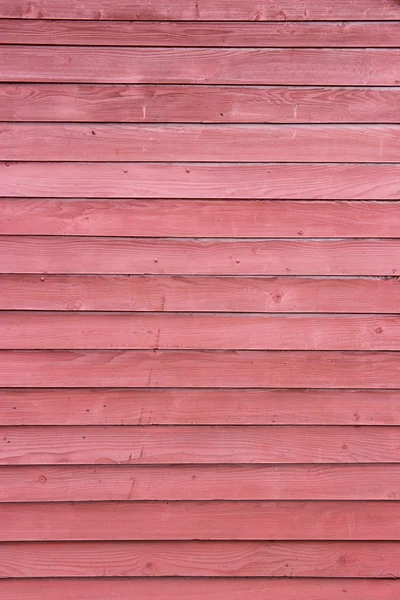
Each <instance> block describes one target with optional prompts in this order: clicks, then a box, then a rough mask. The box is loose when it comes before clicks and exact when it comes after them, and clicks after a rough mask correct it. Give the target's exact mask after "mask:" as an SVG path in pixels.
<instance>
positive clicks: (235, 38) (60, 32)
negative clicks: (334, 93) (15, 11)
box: [0, 19, 400, 48]
mask: <svg viewBox="0 0 400 600" xmlns="http://www.w3.org/2000/svg"><path fill="white" fill-rule="evenodd" d="M0 36H1V40H2V43H3V44H51V45H56V46H58V45H72V46H75V45H79V46H142V47H143V46H150V47H151V46H164V47H168V46H171V47H189V46H201V47H210V48H218V47H239V48H240V47H249V48H254V47H255V46H256V47H259V48H263V47H266V48H268V47H274V46H277V47H285V46H287V47H290V48H293V47H296V46H299V47H305V48H310V47H314V46H315V47H334V48H337V47H350V48H368V47H373V48H374V47H375V48H376V47H383V48H388V47H394V48H396V47H398V46H399V37H400V24H399V22H398V21H392V22H390V21H388V22H386V23H383V22H377V23H374V22H368V23H365V22H364V23H363V22H357V21H356V22H341V23H337V22H336V23H329V22H325V23H323V22H313V23H312V22H309V23H307V22H297V23H296V22H291V23H272V22H269V23H262V22H258V23H254V22H252V23H246V22H242V23H240V22H235V23H227V22H212V23H210V22H203V23H198V22H197V23H196V22H186V23H177V22H171V21H170V22H165V21H164V22H160V21H153V22H146V21H129V22H121V21H114V22H113V21H107V22H102V21H53V20H52V21H46V20H26V21H23V20H18V21H15V20H14V19H3V20H0Z"/></svg>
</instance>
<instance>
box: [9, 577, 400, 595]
mask: <svg viewBox="0 0 400 600" xmlns="http://www.w3.org/2000/svg"><path fill="white" fill-rule="evenodd" d="M0 590H2V591H3V593H4V594H5V596H6V597H7V600H26V598H27V597H29V599H30V600H43V598H44V597H46V600H76V599H77V598H78V597H79V599H80V600H110V598H112V596H113V595H114V597H115V598H118V600H132V598H135V597H138V598H141V600H187V598H192V599H193V600H226V597H227V596H228V597H229V598H232V599H233V600H250V599H252V600H265V598H266V597H271V598H274V597H278V596H279V598H281V600H301V599H302V598H307V600H321V598H323V599H324V600H339V599H340V600H344V599H348V598H349V597H350V598H351V599H352V600H393V598H396V597H397V596H398V595H399V593H400V581H398V580H397V581H396V580H393V579H392V580H390V579H376V580H374V579H345V580H343V579H307V578H303V579H263V578H261V577H259V578H242V579H240V578H235V579H224V578H218V579H207V578H205V577H202V578H201V580H199V579H198V578H175V579H174V578H166V579H163V578H157V579H151V578H146V577H142V578H133V579H129V578H122V579H111V578H110V579H8V580H3V581H1V583H0Z"/></svg>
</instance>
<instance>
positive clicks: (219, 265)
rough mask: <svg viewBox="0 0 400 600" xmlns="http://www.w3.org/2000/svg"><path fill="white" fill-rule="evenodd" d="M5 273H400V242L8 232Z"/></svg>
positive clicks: (1, 249)
mask: <svg viewBox="0 0 400 600" xmlns="http://www.w3.org/2000/svg"><path fill="white" fill-rule="evenodd" d="M399 184H400V180H399ZM0 272H1V273H10V274H12V273H40V274H43V276H44V280H43V281H42V283H44V282H45V281H46V275H47V274H49V273H50V274H51V273H54V274H62V273H65V274H69V273H76V274H98V275H99V274H104V275H107V274H127V275H134V274H147V275H150V274H155V275H166V274H176V275H180V274H188V275H245V276H247V275H285V276H287V275H291V276H293V275H313V276H314V275H318V276H320V275H321V274H323V275H329V276H330V275H345V276H348V275H372V276H380V277H382V276H383V277H398V276H399V275H398V273H399V272H400V243H399V241H398V240H397V239H390V240H371V239H363V240H257V241H255V240H253V241H249V240H200V239H175V240H174V239H171V238H160V239H152V238H142V239H140V238H131V239H129V238H96V237H91V238H84V237H51V236H25V237H23V236H0ZM393 281H397V280H396V279H394V280H393Z"/></svg>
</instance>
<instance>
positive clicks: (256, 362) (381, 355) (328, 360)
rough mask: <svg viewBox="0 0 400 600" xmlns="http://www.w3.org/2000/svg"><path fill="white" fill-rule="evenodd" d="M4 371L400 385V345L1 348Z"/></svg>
mask: <svg viewBox="0 0 400 600" xmlns="http://www.w3.org/2000/svg"><path fill="white" fill-rule="evenodd" d="M43 364H46V370H45V371H43V370H41V368H40V365H43ZM0 376H1V378H2V385H3V386H4V387H95V386H97V387H139V388H141V387H179V386H182V387H196V388H197V387H198V388H209V387H226V388H235V387H237V388H251V387H257V388H263V387H271V388H275V387H277V388H280V387H284V388H359V389H379V388H384V389H396V388H398V387H400V364H399V361H398V354H397V352H308V351H305V352H298V351H297V352H296V351H286V352H283V351H243V350H242V351H237V350H234V351H214V352H212V351H196V350H191V351H188V350H164V351H158V350H156V349H155V350H151V351H146V350H136V351H135V350H123V351H121V350H105V351H101V350H100V351H95V350H88V351H84V350H81V351H72V350H70V351H67V350H65V351H61V350H60V351H58V352H52V351H45V350H43V351H23V350H14V351H4V350H3V351H1V352H0ZM399 434H400V431H399Z"/></svg>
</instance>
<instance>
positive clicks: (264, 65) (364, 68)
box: [0, 7, 400, 86]
mask: <svg viewBox="0 0 400 600" xmlns="http://www.w3.org/2000/svg"><path fill="white" fill-rule="evenodd" d="M0 10H1V7H0ZM0 65H1V67H0V79H1V80H2V81H3V82H8V81H9V82H28V83H32V82H49V83H50V82H59V83H68V82H69V83H189V84H224V85H226V84H242V85H251V84H261V85H266V84H269V85H378V86H379V85H389V86H393V85H394V86H397V85H399V81H400V66H399V65H400V49H376V48H373V49H368V48H367V49H337V48H334V49H329V48H323V49H320V48H295V49H292V48H283V49H262V48H261V49H260V48H256V49H254V48H251V49H243V48H239V49H237V48H229V49H228V48H121V47H111V48H110V47H102V48H98V47H86V46H82V47H79V46H65V47H63V46H40V45H38V46H19V45H8V46H7V45H4V46H0Z"/></svg>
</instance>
